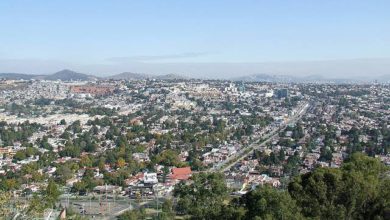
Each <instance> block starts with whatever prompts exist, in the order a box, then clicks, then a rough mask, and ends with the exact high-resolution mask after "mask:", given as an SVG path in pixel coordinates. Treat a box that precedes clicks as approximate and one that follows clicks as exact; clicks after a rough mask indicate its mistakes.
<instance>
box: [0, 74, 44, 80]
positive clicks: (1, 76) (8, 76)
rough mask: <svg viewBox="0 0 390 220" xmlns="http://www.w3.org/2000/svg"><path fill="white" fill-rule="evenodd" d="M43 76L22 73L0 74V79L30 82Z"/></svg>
mask: <svg viewBox="0 0 390 220" xmlns="http://www.w3.org/2000/svg"><path fill="white" fill-rule="evenodd" d="M42 76H44V75H32V74H24V73H0V79H8V80H21V79H24V80H31V79H34V78H36V77H42Z"/></svg>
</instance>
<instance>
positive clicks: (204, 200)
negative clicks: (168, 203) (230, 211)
mask: <svg viewBox="0 0 390 220" xmlns="http://www.w3.org/2000/svg"><path fill="white" fill-rule="evenodd" d="M174 195H175V196H176V197H177V198H178V207H177V210H178V212H179V213H183V214H190V215H191V216H192V218H193V219H215V218H217V217H218V216H220V214H221V211H222V209H223V206H224V201H225V199H227V196H228V189H227V187H226V184H225V179H224V175H223V174H221V173H199V174H195V175H193V176H192V183H191V184H185V183H183V182H182V183H179V184H178V185H177V186H176V187H175V190H174Z"/></svg>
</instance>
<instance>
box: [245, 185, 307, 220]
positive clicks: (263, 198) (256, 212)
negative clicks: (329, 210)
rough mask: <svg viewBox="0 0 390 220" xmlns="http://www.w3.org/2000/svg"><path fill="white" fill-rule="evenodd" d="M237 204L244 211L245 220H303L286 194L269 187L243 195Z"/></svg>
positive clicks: (297, 208) (295, 205)
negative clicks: (243, 208)
mask: <svg viewBox="0 0 390 220" xmlns="http://www.w3.org/2000/svg"><path fill="white" fill-rule="evenodd" d="M239 204H240V205H241V206H243V207H245V209H246V215H245V218H246V219H303V216H302V215H301V214H300V208H299V207H298V206H297V204H296V202H295V201H294V200H293V199H292V198H291V196H290V195H289V194H288V192H286V191H279V190H277V189H275V188H272V187H271V186H264V187H260V188H257V189H256V190H253V191H251V192H249V193H247V194H245V195H244V196H243V197H242V198H241V199H240V200H239Z"/></svg>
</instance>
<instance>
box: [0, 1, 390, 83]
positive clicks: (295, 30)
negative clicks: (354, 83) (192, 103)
mask: <svg viewBox="0 0 390 220" xmlns="http://www.w3.org/2000/svg"><path fill="white" fill-rule="evenodd" d="M389 9H390V1H387V0H383V1H379V0H370V1H369V0H366V1H359V0H350V1H347V0H327V1H320V0H279V1H278V0H275V1H269V0H257V1H255V0H253V1H248V0H242V1H241V0H240V1H237V0H235V1H229V0H225V1H218V0H214V1H208V0H207V1H206V0H204V1H201V0H197V1H189V0H188V1H187V0H184V1H183V0H176V1H170V0H164V1H151V0H142V1H119V0H118V1H115V0H114V1H107V0H101V1H99V0H94V1H88V0H83V1H79V0H78V1H75V0H67V1H56V0H47V1H39V0H30V1H27V0H25V1H18V0H2V1H0V72H4V71H8V72H9V71H11V72H29V71H30V72H36V73H42V72H43V73H44V72H50V71H53V70H54V69H60V68H63V67H69V68H76V70H78V69H79V70H82V71H87V72H92V73H96V74H106V73H114V72H116V71H119V72H121V71H137V72H153V73H158V72H159V69H161V70H162V71H164V72H188V74H196V72H197V71H198V72H202V71H203V70H204V71H206V69H202V66H204V65H206V64H207V65H209V66H210V65H211V67H209V68H208V69H207V71H209V72H210V73H211V72H213V73H215V74H217V72H218V73H219V74H223V73H224V72H229V69H227V68H225V67H224V66H223V65H221V64H227V65H226V66H230V67H232V66H234V65H236V64H237V65H240V66H241V67H237V66H236V67H234V68H233V69H234V71H235V72H237V74H251V73H255V72H263V71H267V69H264V68H263V69H262V68H259V67H254V68H253V69H250V68H249V69H247V68H242V66H243V65H244V64H246V63H249V64H251V65H252V66H253V64H267V65H269V64H272V63H274V64H275V63H276V64H277V65H279V67H280V66H281V65H282V66H283V64H286V63H290V64H291V62H297V63H301V64H302V65H305V64H306V62H309V63H312V61H316V62H318V61H324V62H329V61H337V62H338V63H339V61H342V60H346V64H347V63H351V60H353V62H352V63H354V65H355V64H356V63H355V62H358V61H356V60H361V59H365V60H366V59H369V60H372V59H375V60H376V61H379V65H382V64H381V62H383V61H384V63H383V65H384V68H385V69H380V71H379V72H380V73H382V72H383V73H386V71H389V69H386V68H387V67H388V65H387V61H389V60H388V58H390V13H389ZM365 63H367V62H365ZM368 63H370V62H368ZM212 64H216V65H215V66H214V68H213V67H212ZM376 64H378V63H376ZM191 65H192V67H191V68H184V67H185V66H187V67H188V66H191ZM167 66H169V68H168V67H167ZM352 66H353V65H351V68H352ZM197 67H198V68H197ZM303 67H304V66H303ZM303 67H301V68H300V69H301V70H300V71H301V72H302V73H303V74H306V72H307V71H306V72H305V70H304V69H303V70H302V68H303ZM326 67H327V66H326V65H325V66H323V65H322V69H319V70H324V68H325V69H326ZM210 68H211V69H210ZM344 70H345V68H344ZM368 70H369V69H368ZM268 71H270V72H271V73H272V72H273V73H276V74H278V73H281V72H283V73H286V74H289V73H291V74H299V72H297V71H296V70H294V69H292V70H291V71H290V72H289V70H288V68H287V69H286V68H285V69H283V70H281V71H279V72H278V71H273V70H268ZM310 71H311V72H309V73H313V74H316V73H317V72H320V73H321V71H315V70H310ZM336 72H337V71H336ZM347 72H349V73H350V74H352V73H354V72H356V71H354V70H353V69H350V70H348V71H347ZM389 73H390V72H389ZM359 74H360V75H361V74H364V73H359Z"/></svg>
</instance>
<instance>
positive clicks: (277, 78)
mask: <svg viewBox="0 0 390 220" xmlns="http://www.w3.org/2000/svg"><path fill="white" fill-rule="evenodd" d="M388 79H390V76H389V78H388ZM232 80H234V81H246V82H273V83H336V84H340V83H362V82H367V81H369V80H368V79H366V80H359V79H349V78H327V77H323V76H321V75H309V76H301V77H296V76H288V75H268V74H253V75H248V76H242V77H237V78H233V79H232Z"/></svg>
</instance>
